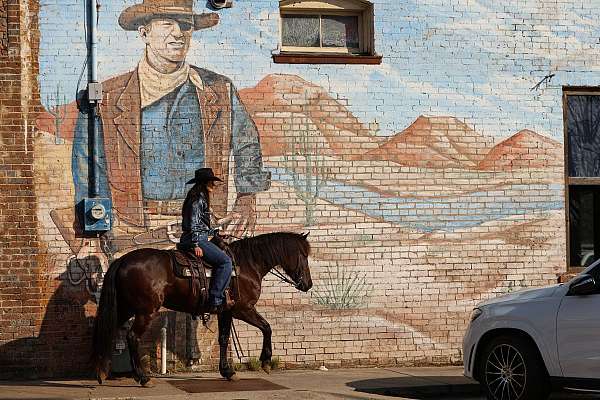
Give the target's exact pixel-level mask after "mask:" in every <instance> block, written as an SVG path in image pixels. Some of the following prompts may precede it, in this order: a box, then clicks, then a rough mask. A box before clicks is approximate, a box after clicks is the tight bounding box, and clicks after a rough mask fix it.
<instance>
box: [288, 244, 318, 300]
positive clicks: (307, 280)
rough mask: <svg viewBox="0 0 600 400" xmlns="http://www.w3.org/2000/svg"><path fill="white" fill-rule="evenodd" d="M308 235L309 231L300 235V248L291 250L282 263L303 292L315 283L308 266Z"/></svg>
mask: <svg viewBox="0 0 600 400" xmlns="http://www.w3.org/2000/svg"><path fill="white" fill-rule="evenodd" d="M307 237H308V233H306V234H302V235H298V250H297V251H294V252H290V253H289V254H290V255H289V257H286V260H285V261H284V262H282V264H281V268H283V270H284V271H285V273H286V274H287V275H288V276H289V277H290V278H291V279H292V281H293V282H294V286H295V287H296V289H298V290H301V291H303V292H308V291H309V290H310V289H311V288H312V285H313V283H312V278H311V277H310V269H309V268H308V256H309V255H310V243H308V240H307ZM294 253H295V254H294Z"/></svg>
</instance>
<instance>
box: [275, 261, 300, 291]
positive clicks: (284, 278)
mask: <svg viewBox="0 0 600 400" xmlns="http://www.w3.org/2000/svg"><path fill="white" fill-rule="evenodd" d="M299 265H300V255H298V261H297V263H296V271H299V273H298V276H297V282H295V281H294V280H293V279H290V278H288V277H287V276H285V274H284V273H283V272H281V271H279V270H278V269H277V267H279V266H280V265H276V266H274V267H273V268H271V269H270V270H269V273H271V274H273V275H275V276H276V277H278V278H279V279H281V281H282V282H285V283H289V284H290V285H292V286H293V287H294V288H296V289H298V290H300V285H301V284H302V281H303V280H304V271H303V270H301V269H300V268H299Z"/></svg>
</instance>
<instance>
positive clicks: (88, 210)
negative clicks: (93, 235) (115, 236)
mask: <svg viewBox="0 0 600 400" xmlns="http://www.w3.org/2000/svg"><path fill="white" fill-rule="evenodd" d="M111 208H112V204H111V201H110V199H104V198H92V199H83V212H84V218H83V219H84V222H85V225H84V229H85V231H86V232H105V231H109V230H110V226H111Z"/></svg>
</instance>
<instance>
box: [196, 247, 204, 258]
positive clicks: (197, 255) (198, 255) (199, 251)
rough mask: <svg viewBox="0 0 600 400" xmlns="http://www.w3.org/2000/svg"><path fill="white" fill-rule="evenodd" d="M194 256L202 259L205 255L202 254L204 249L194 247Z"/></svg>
mask: <svg viewBox="0 0 600 400" xmlns="http://www.w3.org/2000/svg"><path fill="white" fill-rule="evenodd" d="M194 254H195V255H196V257H198V258H200V257H202V255H203V254H204V253H202V249H201V248H200V247H194Z"/></svg>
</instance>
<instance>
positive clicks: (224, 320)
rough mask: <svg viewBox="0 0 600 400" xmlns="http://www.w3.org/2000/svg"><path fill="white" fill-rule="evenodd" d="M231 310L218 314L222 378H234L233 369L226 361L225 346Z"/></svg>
mask: <svg viewBox="0 0 600 400" xmlns="http://www.w3.org/2000/svg"><path fill="white" fill-rule="evenodd" d="M232 319H233V318H232V317H231V311H223V312H222V313H220V314H219V372H220V373H221V376H222V377H223V378H227V379H229V380H235V376H236V375H235V370H234V369H233V368H231V365H229V362H228V361H227V348H228V347H229V337H230V336H231V321H232Z"/></svg>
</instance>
